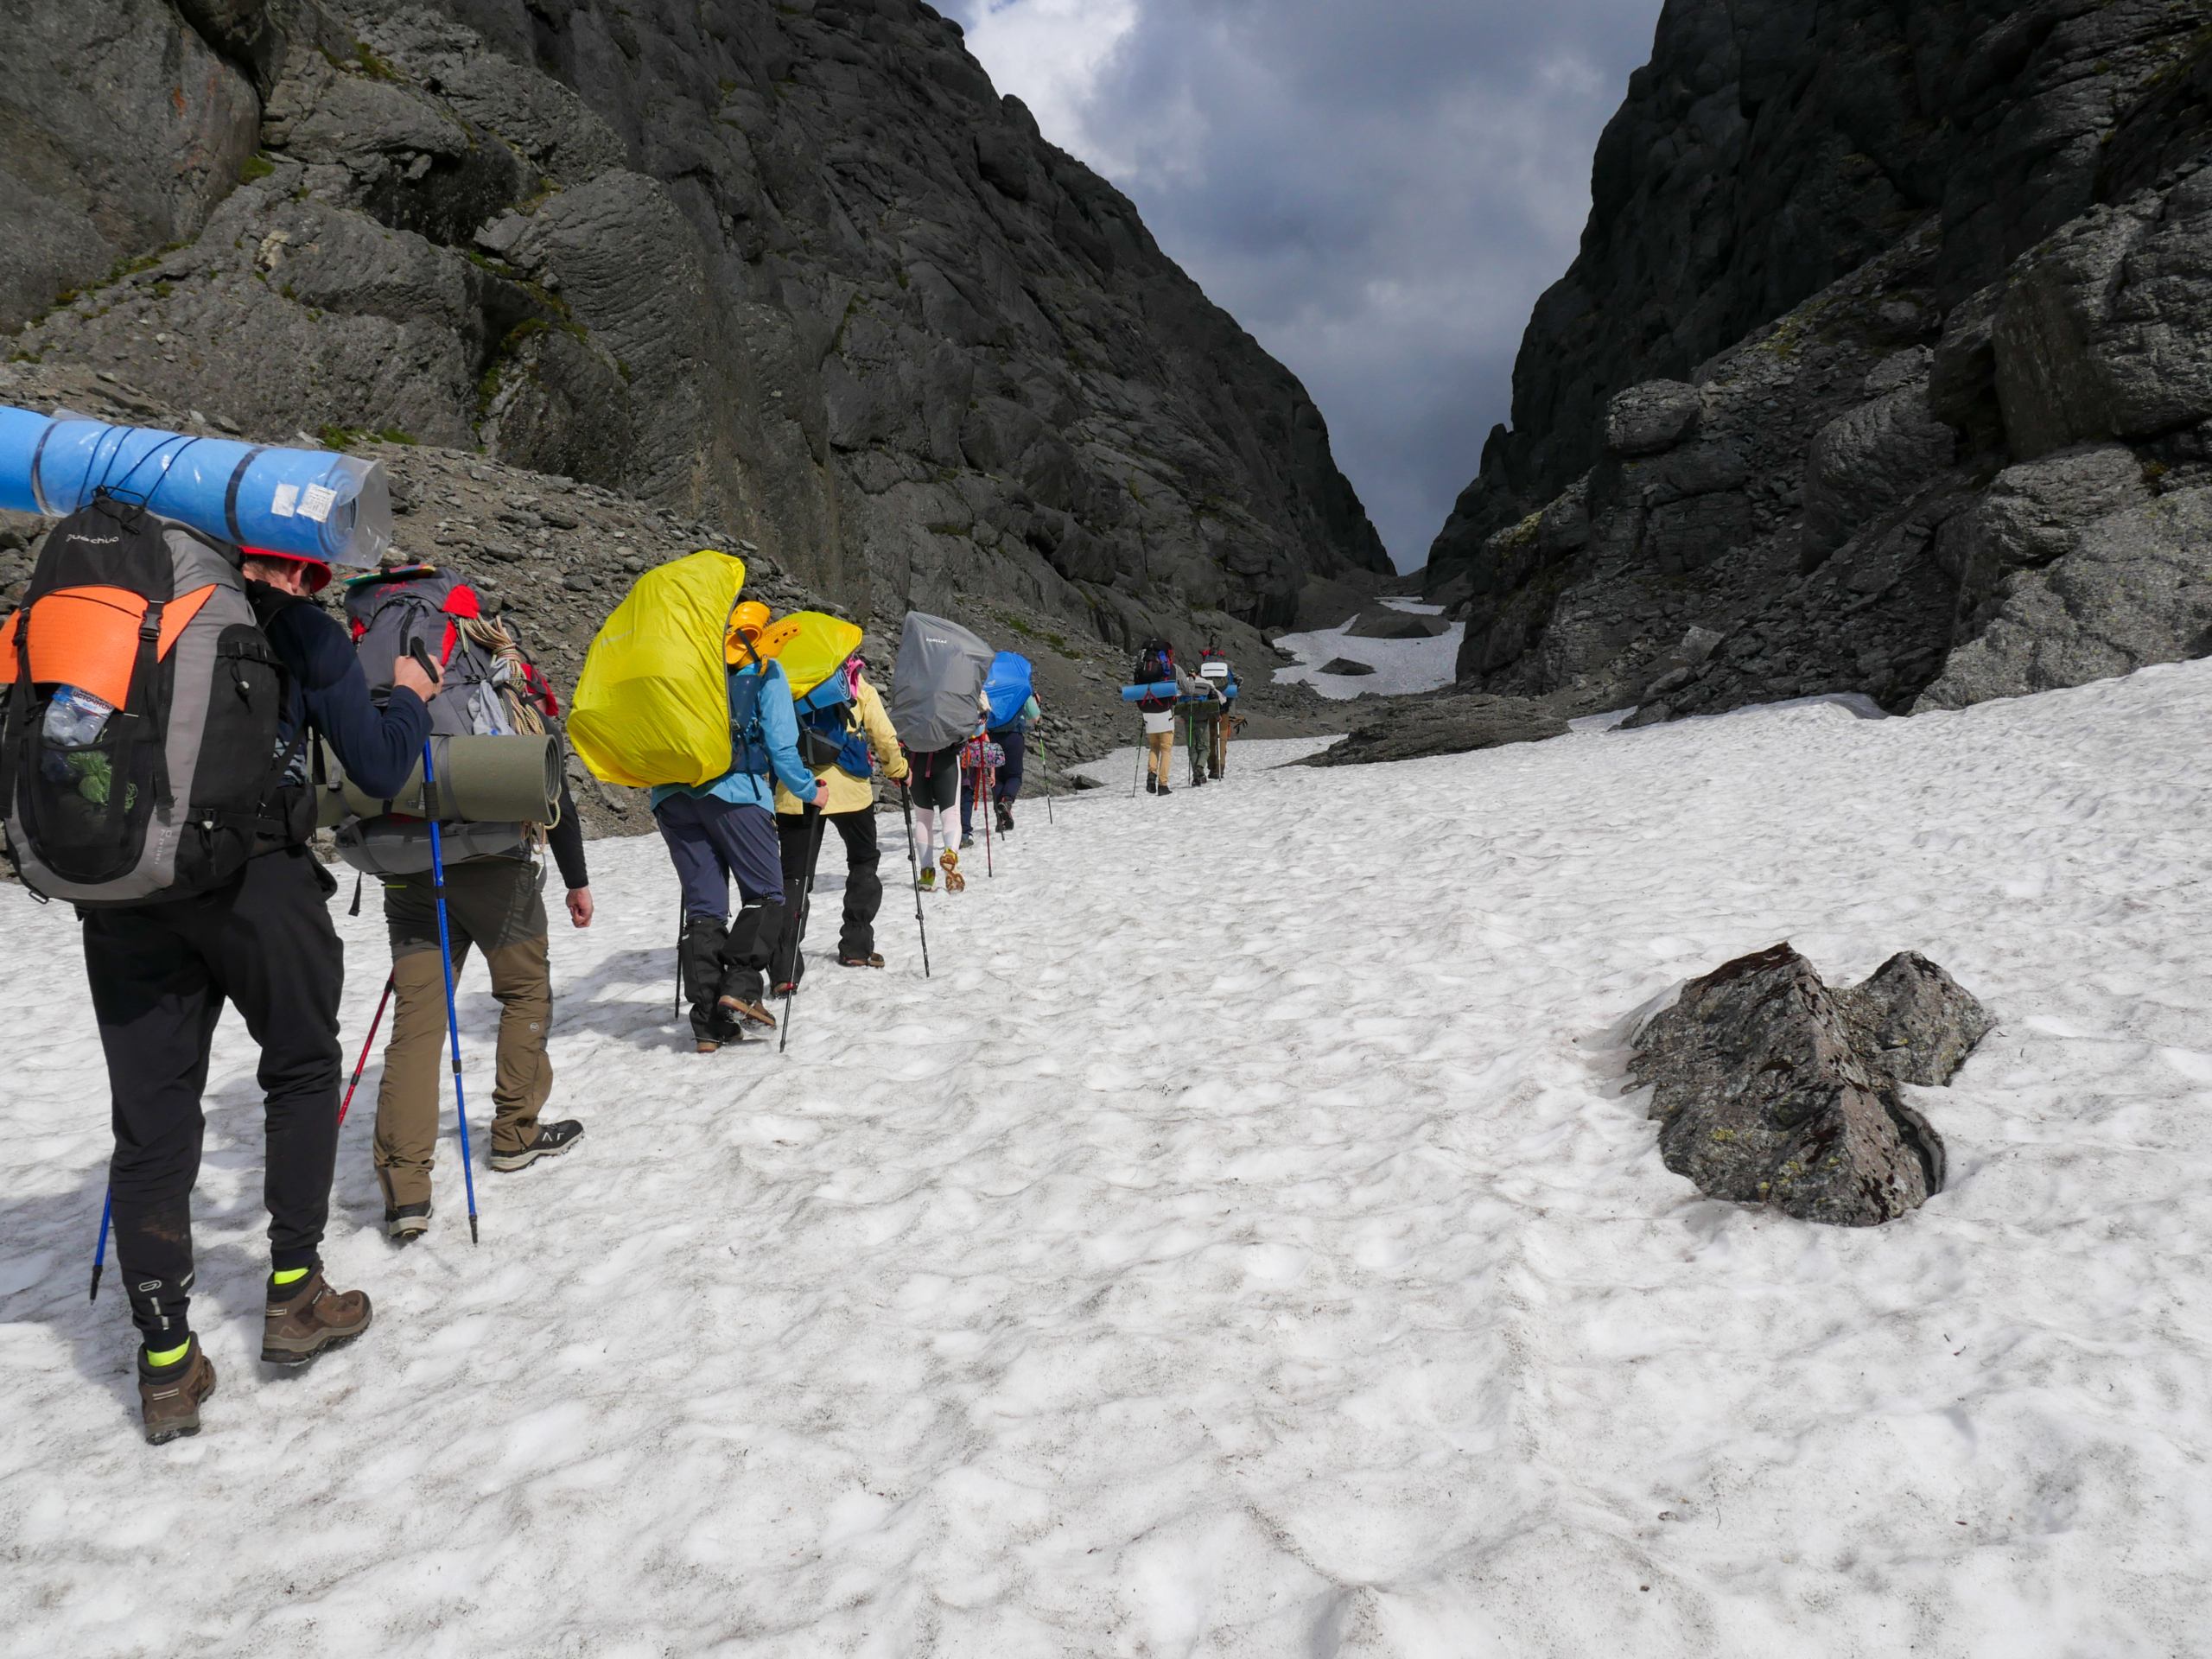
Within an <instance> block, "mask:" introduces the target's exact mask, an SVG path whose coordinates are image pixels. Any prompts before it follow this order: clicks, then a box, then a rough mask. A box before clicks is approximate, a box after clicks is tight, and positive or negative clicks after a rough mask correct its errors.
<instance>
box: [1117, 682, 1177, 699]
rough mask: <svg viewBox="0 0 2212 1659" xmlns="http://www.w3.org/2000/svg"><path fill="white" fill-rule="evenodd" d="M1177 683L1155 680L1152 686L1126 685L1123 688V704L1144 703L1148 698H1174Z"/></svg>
mask: <svg viewBox="0 0 2212 1659" xmlns="http://www.w3.org/2000/svg"><path fill="white" fill-rule="evenodd" d="M1173 696H1175V682H1174V681H1173V680H1155V681H1154V682H1153V683H1151V684H1150V685H1125V686H1123V687H1122V702H1143V701H1144V700H1145V699H1146V698H1147V697H1173Z"/></svg>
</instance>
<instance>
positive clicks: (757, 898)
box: [652, 600, 829, 1054]
mask: <svg viewBox="0 0 2212 1659" xmlns="http://www.w3.org/2000/svg"><path fill="white" fill-rule="evenodd" d="M767 625H768V607H766V605H763V604H760V603H759V602H758V601H752V600H748V601H746V602H745V603H744V604H741V605H740V606H738V607H736V608H735V610H734V612H733V613H731V626H730V632H729V635H728V639H727V640H726V641H725V644H724V648H723V655H724V658H725V660H726V661H727V662H728V665H729V672H728V679H729V711H730V736H731V745H730V748H731V763H730V768H729V770H728V772H724V773H723V774H722V775H721V777H719V778H717V779H714V780H713V781H712V782H711V783H706V784H700V785H681V784H664V785H661V786H660V787H658V788H657V789H655V790H654V791H653V792H652V807H653V817H654V819H655V820H656V821H657V822H658V823H659V825H660V833H661V838H662V839H663V840H664V841H665V842H667V843H668V853H669V857H670V858H671V860H672V861H674V863H675V865H676V874H677V878H678V879H679V880H681V881H682V882H683V916H684V921H683V985H684V991H685V994H686V995H687V996H688V997H689V998H690V1003H691V1034H692V1037H693V1038H694V1039H696V1042H697V1045H698V1050H699V1052H700V1053H702V1054H712V1053H714V1052H715V1051H716V1050H718V1049H719V1048H721V1046H722V1045H724V1044H725V1043H734V1042H742V1041H743V1040H744V1039H745V1031H744V1028H745V1027H746V1026H747V1025H753V1026H760V1027H768V1028H771V1029H772V1028H773V1027H774V1026H775V1023H776V1017H775V1015H773V1014H770V1013H769V1012H768V1009H767V1007H766V1003H765V1002H764V1001H763V1000H762V995H761V993H762V990H763V988H764V982H763V976H765V975H766V972H767V969H768V965H769V962H770V959H771V957H772V955H773V953H774V950H775V947H776V942H777V940H778V939H779V938H781V937H782V934H783V929H784V906H785V889H784V872H783V858H782V854H781V849H780V848H779V844H778V839H777V834H776V813H775V792H774V786H775V784H776V783H778V782H780V783H781V784H782V785H783V786H784V787H785V789H787V790H789V791H791V793H792V794H793V795H794V796H796V797H798V798H799V799H801V800H804V801H806V802H808V803H809V804H812V805H815V806H822V805H823V804H826V803H827V802H828V800H829V787H828V785H825V784H823V783H822V782H821V781H820V780H818V779H817V778H816V777H815V776H814V774H813V773H812V772H810V771H808V770H807V767H806V763H805V762H804V760H800V758H799V753H798V715H796V713H794V711H793V709H792V707H791V686H790V683H789V682H788V681H786V680H785V677H784V671H783V667H782V665H781V664H779V663H777V662H776V661H775V660H774V659H773V658H768V659H766V660H765V661H764V659H763V658H761V656H760V653H759V652H758V651H757V650H756V649H755V647H756V645H758V642H759V640H760V633H761V631H762V630H763V629H764V628H766V626H767ZM733 880H734V881H735V882H736V883H737V890H738V896H739V899H740V906H739V910H738V913H737V921H736V923H735V925H731V923H730V919H729V884H730V883H731V882H732V881H733Z"/></svg>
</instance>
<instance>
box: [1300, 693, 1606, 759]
mask: <svg viewBox="0 0 2212 1659" xmlns="http://www.w3.org/2000/svg"><path fill="white" fill-rule="evenodd" d="M1368 706H1370V707H1372V705H1371V704H1370V705H1368ZM1566 732H1567V721H1565V720H1563V719H1562V718H1560V715H1559V714H1558V712H1557V711H1556V710H1554V709H1549V708H1547V707H1545V706H1544V705H1543V704H1541V703H1538V702H1530V701H1529V699H1528V698H1526V697H1492V696H1484V695H1482V694H1481V693H1479V692H1475V693H1470V692H1467V691H1465V690H1459V689H1458V688H1456V687H1454V688H1451V689H1447V690H1442V691H1435V692H1429V693H1427V694H1424V695H1422V696H1410V697H1392V698H1391V699H1390V700H1389V703H1388V704H1387V705H1386V706H1385V707H1384V708H1383V709H1382V711H1381V712H1379V713H1377V714H1376V715H1372V716H1371V717H1370V718H1369V719H1367V720H1366V721H1364V722H1363V724H1361V725H1358V726H1356V727H1354V728H1352V730H1351V733H1350V734H1348V735H1347V736H1346V737H1345V738H1344V741H1343V742H1341V743H1335V744H1332V745H1331V746H1330V747H1327V748H1325V749H1324V750H1322V751H1321V752H1320V753H1319V754H1313V755H1308V756H1307V757H1306V759H1305V760H1300V761H1298V762H1295V763H1294V764H1296V765H1299V766H1364V765H1366V764H1368V763H1369V762H1370V761H1376V760H1421V758H1423V757H1424V756H1427V755H1432V754H1465V753H1468V752H1469V751H1470V750H1473V749H1495V748H1500V747H1503V746H1504V745H1506V744H1508V743H1539V742H1541V741H1543V740H1544V739H1546V738H1548V737H1560V736H1564V735H1565V734H1566Z"/></svg>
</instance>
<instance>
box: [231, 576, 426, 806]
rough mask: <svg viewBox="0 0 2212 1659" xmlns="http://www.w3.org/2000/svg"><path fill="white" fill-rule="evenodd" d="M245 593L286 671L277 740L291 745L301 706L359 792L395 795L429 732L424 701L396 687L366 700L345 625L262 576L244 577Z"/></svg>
mask: <svg viewBox="0 0 2212 1659" xmlns="http://www.w3.org/2000/svg"><path fill="white" fill-rule="evenodd" d="M246 592H247V595H248V597H250V598H251V600H252V601H253V608H254V610H255V612H256V613H257V614H258V615H259V616H260V617H261V629H262V632H264V633H266V634H267V635H268V636H269V643H270V645H274V646H275V647H276V648H277V655H278V656H279V657H281V658H283V661H284V666H285V667H286V668H288V669H289V670H290V671H291V674H292V701H291V706H290V707H289V708H288V709H286V710H285V711H284V719H283V725H282V728H281V731H280V734H279V737H278V741H279V742H281V743H283V744H285V745H288V746H289V744H290V742H291V741H292V739H293V738H294V737H295V736H296V735H297V734H298V733H299V729H300V721H301V718H302V711H304V714H305V717H306V721H307V723H308V726H309V727H310V728H312V729H314V730H315V731H318V732H321V734H323V736H324V737H326V738H327V739H329V741H330V747H332V748H334V749H335V750H337V751H338V764H339V765H340V766H343V767H345V768H346V776H347V777H348V778H350V779H353V783H354V785H356V786H357V787H358V788H359V790H360V791H361V792H362V793H363V794H364V795H371V796H375V797H377V798H380V799H384V800H389V799H391V798H392V797H393V796H395V795H397V794H398V793H399V791H400V790H401V788H402V787H403V786H404V785H405V784H406V782H407V775H408V774H409V773H410V772H413V771H414V770H415V763H416V760H419V759H421V757H422V753H423V744H424V743H425V742H426V741H429V735H430V711H429V709H426V708H424V707H423V700H422V699H421V698H420V697H418V696H416V695H415V694H414V693H413V692H412V691H410V690H406V689H404V687H394V688H393V690H392V693H391V702H388V703H386V704H385V706H384V707H383V708H381V709H379V708H378V706H377V705H376V704H375V703H373V702H371V701H370V700H369V681H368V677H367V676H366V675H365V674H363V673H362V672H361V664H360V661H359V658H356V657H355V656H354V655H353V641H352V640H350V639H347V638H346V630H345V629H344V628H342V627H340V626H339V625H338V624H337V623H336V622H335V621H334V620H331V618H330V617H329V616H328V615H327V614H326V613H324V612H323V611H321V610H320V609H318V608H317V607H315V606H313V605H310V604H308V602H307V601H305V600H301V599H294V598H292V597H291V596H290V595H289V594H282V593H279V592H277V590H276V589H275V588H270V587H268V586H266V585H265V584H264V583H261V582H248V583H247V584H246Z"/></svg>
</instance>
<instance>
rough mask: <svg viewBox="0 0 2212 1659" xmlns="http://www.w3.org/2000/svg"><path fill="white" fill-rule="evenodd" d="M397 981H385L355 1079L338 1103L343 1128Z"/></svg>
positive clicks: (355, 1066)
mask: <svg viewBox="0 0 2212 1659" xmlns="http://www.w3.org/2000/svg"><path fill="white" fill-rule="evenodd" d="M395 983H397V981H396V980H394V979H391V978H387V979H386V980H385V982H384V995H383V997H382V998H380V999H379V1000H378V1003H377V1017H376V1018H375V1019H373V1020H371V1021H369V1034H368V1037H367V1039H365V1041H364V1042H363V1043H362V1044H361V1058H359V1060H358V1061H356V1062H355V1063H354V1065H353V1082H351V1083H349V1084H346V1098H345V1099H344V1100H342V1101H340V1102H339V1103H338V1127H339V1128H341V1129H342V1128H345V1127H346V1110H347V1109H348V1108H350V1107H351V1106H352V1105H353V1091H354V1090H356V1089H358V1088H359V1087H360V1086H361V1073H362V1072H364V1071H367V1070H368V1069H369V1050H370V1049H371V1048H372V1047H373V1046H375V1044H376V1040H377V1029H378V1027H380V1026H382V1025H383V1024H384V1011H385V1008H386V1007H390V1006H391V989H392V987H393V985H394V984H395Z"/></svg>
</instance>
